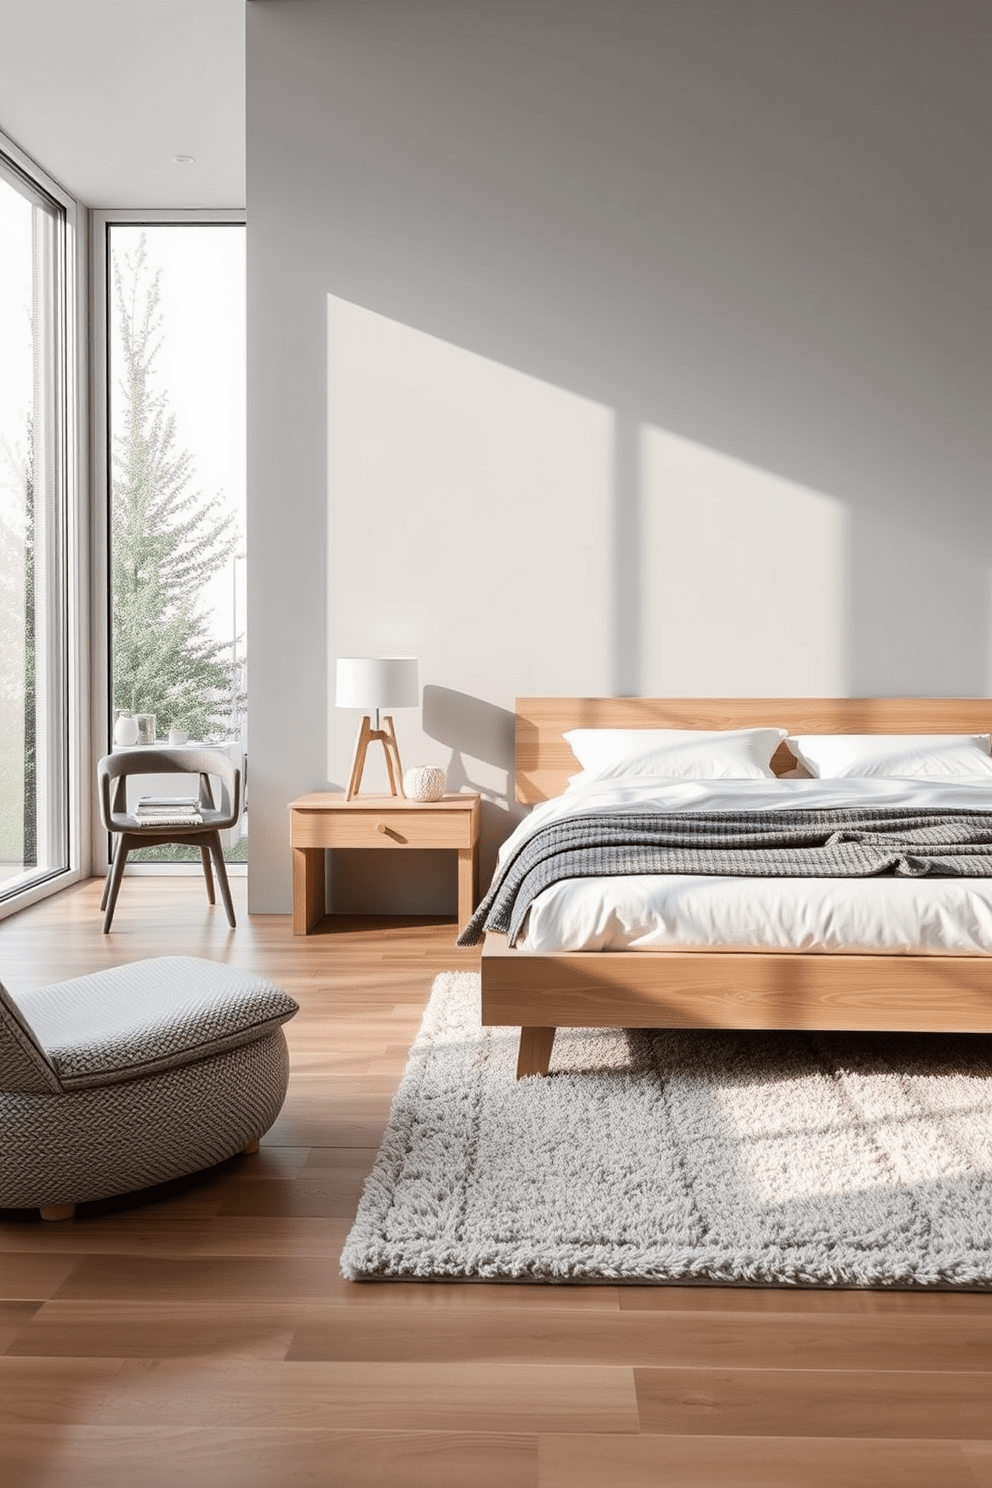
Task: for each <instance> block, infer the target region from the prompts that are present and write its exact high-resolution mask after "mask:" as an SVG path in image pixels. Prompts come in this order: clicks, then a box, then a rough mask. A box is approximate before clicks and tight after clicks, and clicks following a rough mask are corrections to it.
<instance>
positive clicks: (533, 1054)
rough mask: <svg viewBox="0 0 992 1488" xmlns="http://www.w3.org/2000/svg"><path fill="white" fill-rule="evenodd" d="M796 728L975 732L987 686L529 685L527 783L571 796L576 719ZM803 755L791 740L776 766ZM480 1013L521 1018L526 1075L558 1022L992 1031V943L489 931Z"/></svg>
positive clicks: (521, 1064)
mask: <svg viewBox="0 0 992 1488" xmlns="http://www.w3.org/2000/svg"><path fill="white" fill-rule="evenodd" d="M775 725H778V726H780V727H782V728H787V729H788V730H789V732H790V733H794V734H871V733H877V734H972V733H975V734H977V733H988V732H989V731H990V729H992V701H990V700H989V699H988V698H554V697H545V698H518V699H517V704H516V735H515V742H516V796H517V800H518V801H523V802H530V803H536V802H538V801H544V800H547V799H548V798H549V797H551V796H556V795H560V793H561V791H562V790H563V789H564V787H565V782H566V780H567V778H568V776H569V775H574V774H575V772H576V770H577V769H578V768H579V766H578V762H577V761H576V759H575V756H574V755H573V754H572V751H571V749H570V748H569V746H568V745H567V744H566V742H565V740H564V739H563V738H562V735H563V733H564V732H565V731H566V730H567V729H571V728H700V729H717V728H758V727H767V726H775ZM794 765H795V760H794V759H793V757H792V755H791V754H790V753H789V751H788V750H787V749H786V748H785V746H784V745H783V746H782V747H781V748H780V749H779V751H778V753H777V754H776V755H775V758H774V759H773V761H772V767H773V769H774V770H775V771H776V773H777V774H780V775H781V774H782V773H784V771H786V770H789V769H791V768H793V766H794ZM482 1022H483V1024H485V1025H486V1026H496V1025H507V1024H509V1025H511V1026H517V1025H519V1027H520V1054H519V1058H518V1061H517V1078H518V1079H520V1077H521V1076H522V1075H534V1074H540V1075H545V1074H547V1073H548V1066H549V1062H550V1059H551V1048H552V1045H553V1043H554V1036H555V1030H556V1029H558V1028H606V1027H618V1028H790V1029H801V1028H811V1029H812V1028H815V1029H842V1028H847V1029H879V1030H881V1029H903V1030H907V1031H909V1030H923V1031H933V1032H973V1033H988V1032H992V956H988V957H986V956H940V955H924V956H910V955H898V954H893V955H888V954H865V955H834V954H822V953H821V954H815V953H814V954H809V953H803V952H793V951H749V950H747V949H741V950H735V949H728V950H712V951H711V950H707V951H690V950H685V951H679V950H658V951H578V952H576V951H571V952H568V951H563V952H528V951H525V950H520V949H512V950H511V949H510V948H509V946H508V945H507V943H506V937H505V936H504V935H494V934H491V933H490V934H487V936H486V940H485V945H484V947H483V951H482Z"/></svg>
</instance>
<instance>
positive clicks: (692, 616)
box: [641, 425, 850, 697]
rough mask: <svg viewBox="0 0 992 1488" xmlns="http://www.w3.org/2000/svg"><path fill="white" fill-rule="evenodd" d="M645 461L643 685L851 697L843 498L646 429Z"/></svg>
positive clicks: (650, 689) (656, 690)
mask: <svg viewBox="0 0 992 1488" xmlns="http://www.w3.org/2000/svg"><path fill="white" fill-rule="evenodd" d="M641 469H642V488H641V489H642V499H643V503H644V511H643V532H644V549H643V583H644V685H643V691H644V692H645V693H646V694H647V695H649V696H650V695H652V694H656V695H658V696H672V697H677V696H686V697H702V696H714V697H719V696H729V697H739V696H748V695H754V696H770V697H788V696H793V697H803V696H805V697H813V696H824V697H843V696H845V695H846V694H847V692H848V690H849V687H850V680H849V659H848V613H849V589H850V582H849V516H848V510H847V507H846V506H845V504H844V503H843V502H840V501H837V500H835V499H833V498H831V497H829V496H824V495H822V494H821V493H820V492H818V491H812V490H809V489H808V488H807V487H805V486H800V485H797V484H795V483H794V482H792V481H787V480H783V479H781V477H779V476H776V475H773V474H771V473H770V472H769V471H766V470H760V469H758V468H757V467H755V466H752V465H746V464H744V463H743V462H742V461H740V460H735V459H732V458H731V457H730V456H728V455H723V454H720V453H718V452H717V451H715V450H711V449H707V448H705V446H703V445H699V444H694V443H693V442H691V441H690V440H687V439H683V438H681V437H679V436H678V435H675V434H670V433H668V432H666V431H665V430H663V429H658V428H655V427H653V426H651V425H645V426H644V427H643V428H642V431H641Z"/></svg>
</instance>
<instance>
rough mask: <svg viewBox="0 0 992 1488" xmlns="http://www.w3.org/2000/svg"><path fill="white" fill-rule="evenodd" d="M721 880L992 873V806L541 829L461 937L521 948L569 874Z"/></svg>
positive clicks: (636, 816)
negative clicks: (537, 912)
mask: <svg viewBox="0 0 992 1488" xmlns="http://www.w3.org/2000/svg"><path fill="white" fill-rule="evenodd" d="M629 873H713V874H733V875H735V876H737V877H744V878H869V877H873V876H875V875H877V874H881V873H892V874H896V875H899V876H900V877H904V878H926V877H930V876H934V877H942V878H948V877H953V878H990V877H992V810H989V811H975V810H964V811H943V810H939V809H922V810H919V809H918V810H915V811H909V810H907V809H905V808H900V807H892V806H874V807H859V808H857V809H851V808H846V807H833V808H826V809H810V808H807V809H805V810H802V809H782V810H775V811H720V812H687V811H686V812H671V813H665V812H630V813H623V814H615V813H606V812H603V813H600V812H590V813H589V814H588V815H578V816H568V817H562V818H561V819H560V820H558V821H555V822H552V823H551V824H550V825H549V826H546V827H541V828H539V829H538V830H537V831H536V832H535V833H534V835H533V836H532V837H528V838H527V839H526V840H525V841H524V842H522V843H521V845H520V846H519V848H518V849H517V851H516V852H515V853H513V854H511V856H510V857H509V858H508V860H507V861H506V862H505V863H504V864H503V865H502V866H501V868H500V869H499V871H498V872H497V874H496V877H495V878H494V879H493V882H492V886H491V887H490V889H489V891H488V893H487V894H486V896H485V898H484V899H483V901H482V903H481V904H480V905H479V907H478V909H477V910H476V911H475V914H474V915H473V916H472V918H471V919H470V920H469V922H468V924H467V925H466V926H465V929H464V930H463V931H462V933H461V935H460V936H459V937H458V944H459V945H478V943H479V941H480V940H481V939H482V936H483V933H484V932H485V931H486V930H497V931H501V932H503V933H504V934H506V936H507V938H508V941H509V944H510V945H515V944H516V942H517V938H518V936H519V935H520V933H521V930H522V928H523V923H524V920H525V918H526V915H527V910H528V909H529V907H530V904H531V901H532V900H534V899H536V897H537V895H538V894H540V893H541V892H542V891H543V890H544V889H547V888H550V886H551V885H552V884H556V883H560V882H561V880H562V879H566V878H606V877H613V876H614V875H619V874H629Z"/></svg>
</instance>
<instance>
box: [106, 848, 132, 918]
mask: <svg viewBox="0 0 992 1488" xmlns="http://www.w3.org/2000/svg"><path fill="white" fill-rule="evenodd" d="M130 850H131V849H130V847H129V846H128V845H127V842H126V840H125V839H124V838H123V837H122V838H121V839H120V841H119V842H118V844H117V851H116V852H115V853H114V863H113V867H112V868H111V870H110V872H109V874H108V875H107V887H106V889H105V890H104V899H105V900H106V911H107V912H106V914H105V915H104V917H103V933H104V935H107V934H108V933H109V931H110V923H111V921H112V920H113V918H114V909H115V907H116V905H117V895H118V894H119V893H120V887H121V879H122V878H123V877H124V864H125V863H126V862H127V855H128V853H129V852H130Z"/></svg>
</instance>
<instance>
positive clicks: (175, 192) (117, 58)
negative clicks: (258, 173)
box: [0, 0, 245, 207]
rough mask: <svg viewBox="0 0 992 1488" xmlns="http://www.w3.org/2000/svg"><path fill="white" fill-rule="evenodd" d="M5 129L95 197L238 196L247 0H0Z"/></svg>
mask: <svg viewBox="0 0 992 1488" xmlns="http://www.w3.org/2000/svg"><path fill="white" fill-rule="evenodd" d="M0 130H2V131H3V132H4V133H5V134H7V135H8V136H9V137H10V138H11V139H12V140H13V141H14V142H15V143H16V144H17V145H19V146H20V148H21V149H22V150H23V151H24V152H25V153H26V154H28V155H30V156H31V157H32V158H33V159H34V160H35V161H37V163H38V164H39V165H41V166H43V167H44V169H45V170H46V171H47V172H48V173H49V175H50V176H53V177H54V178H55V180H56V181H58V182H59V184H60V185H62V186H63V187H64V188H65V189H66V190H67V191H68V192H70V193H71V195H73V196H75V197H76V198H78V200H80V201H82V202H84V203H85V204H86V205H87V206H89V207H243V206H244V201H245V0H0ZM173 155H192V156H194V157H195V163H194V164H193V165H174V164H173V162H172V157H173Z"/></svg>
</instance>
